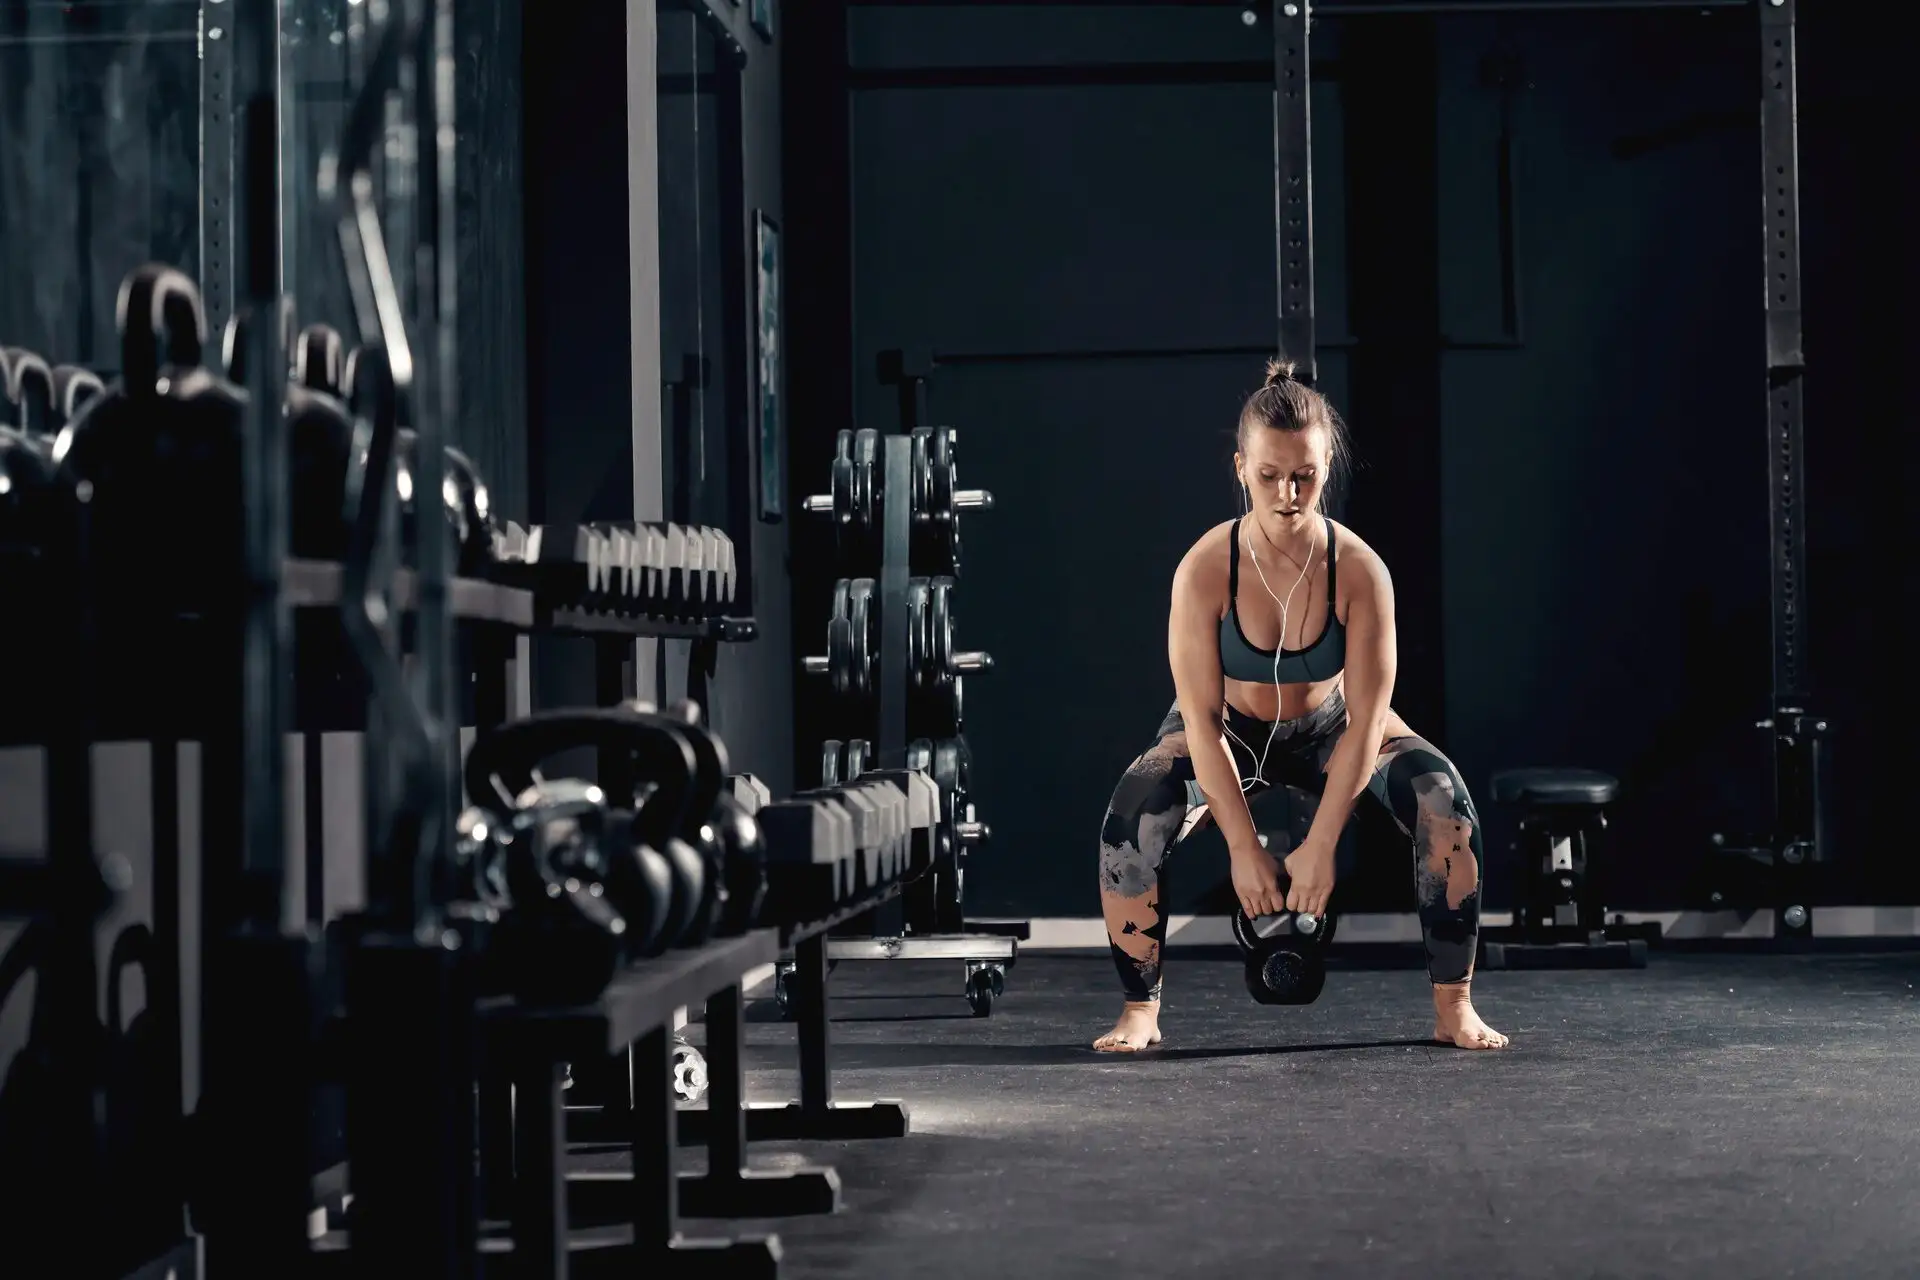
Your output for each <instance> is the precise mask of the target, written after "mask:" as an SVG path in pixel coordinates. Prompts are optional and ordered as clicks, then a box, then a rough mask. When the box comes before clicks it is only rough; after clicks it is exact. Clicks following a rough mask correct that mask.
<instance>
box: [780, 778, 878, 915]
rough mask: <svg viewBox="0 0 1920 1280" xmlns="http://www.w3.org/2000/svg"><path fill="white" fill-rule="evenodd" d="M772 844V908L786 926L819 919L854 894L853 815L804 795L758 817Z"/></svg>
mask: <svg viewBox="0 0 1920 1280" xmlns="http://www.w3.org/2000/svg"><path fill="white" fill-rule="evenodd" d="M755 817H756V818H758V820H759V823H760V830H761V833H762V835H763V836H764V838H765V841H766V852H767V883H768V888H769V892H768V907H769V910H770V911H771V912H772V913H773V914H774V915H775V917H776V918H777V919H778V920H779V921H780V922H781V923H797V922H800V921H804V920H812V919H819V918H821V917H823V916H825V915H827V914H828V913H830V912H831V911H832V910H833V908H834V907H835V906H837V905H838V904H839V903H841V902H843V901H845V900H846V899H847V898H848V897H849V896H851V894H852V892H853V887H852V886H853V876H854V868H853V861H854V858H855V856H856V852H857V851H856V848H855V845H854V839H853V815H852V814H850V813H848V812H847V810H846V807H845V806H844V805H842V804H840V803H839V801H838V800H834V799H827V800H809V799H804V798H801V797H798V796H795V797H791V798H789V799H786V800H776V801H774V802H773V803H772V804H769V805H766V806H764V807H763V808H762V809H761V810H760V811H759V813H757V814H756V815H755Z"/></svg>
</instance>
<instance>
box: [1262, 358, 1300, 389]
mask: <svg viewBox="0 0 1920 1280" xmlns="http://www.w3.org/2000/svg"><path fill="white" fill-rule="evenodd" d="M1297 367H1298V366H1296V365H1295V364H1294V363H1293V361H1291V360H1269V361H1267V382H1266V385H1267V386H1269V387H1277V386H1279V385H1280V384H1281V383H1283V382H1292V381H1293V371H1294V369H1295V368H1297Z"/></svg>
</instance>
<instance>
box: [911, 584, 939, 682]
mask: <svg viewBox="0 0 1920 1280" xmlns="http://www.w3.org/2000/svg"><path fill="white" fill-rule="evenodd" d="M932 606H933V597H932V595H931V594H930V593H929V592H928V590H927V580H926V579H925V578H909V579H907V683H908V686H909V687H910V688H914V689H921V688H925V687H926V686H927V685H928V684H929V683H930V680H931V672H930V671H929V669H928V667H927V653H928V635H929V632H928V627H929V625H930V622H931V612H932Z"/></svg>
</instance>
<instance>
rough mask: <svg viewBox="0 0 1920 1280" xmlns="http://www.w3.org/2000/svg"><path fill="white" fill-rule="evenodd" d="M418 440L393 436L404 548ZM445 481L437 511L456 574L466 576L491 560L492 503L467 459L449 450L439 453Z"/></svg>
mask: <svg viewBox="0 0 1920 1280" xmlns="http://www.w3.org/2000/svg"><path fill="white" fill-rule="evenodd" d="M418 449H419V437H418V436H417V435H416V434H415V433H414V432H413V431H411V430H407V429H405V428H402V429H401V430H400V431H398V432H396V433H395V435H394V442H393V458H394V481H393V482H394V487H395V489H396V490H397V492H398V494H399V498H400V520H401V526H400V527H401V537H402V539H404V541H405V545H407V546H412V545H414V541H413V540H414V532H415V525H414V520H415V514H414V513H415V511H416V509H417V505H418V504H417V502H416V499H417V498H418V496H419V495H417V494H416V493H415V491H414V490H415V485H414V474H415V471H416V467H415V465H414V460H415V458H416V457H417V456H418ZM444 456H445V458H446V471H445V477H444V479H443V481H442V484H441V487H440V501H439V503H437V504H435V505H438V506H439V507H440V508H441V510H442V512H443V513H444V515H445V518H446V521H447V529H448V531H449V532H451V533H452V535H453V547H454V564H455V567H456V570H457V571H458V572H459V573H461V574H464V575H467V576H472V575H474V574H477V573H479V572H480V571H481V570H482V569H484V568H485V566H486V565H487V563H488V562H489V561H491V560H492V558H493V530H494V519H493V497H492V495H491V494H490V493H489V492H488V491H487V486H486V482H485V481H484V480H482V479H481V478H480V471H479V468H477V467H476V466H474V464H473V459H471V458H469V457H468V456H467V455H466V454H464V453H462V452H460V451H459V450H458V449H455V448H453V447H452V446H447V447H446V449H445V450H444Z"/></svg>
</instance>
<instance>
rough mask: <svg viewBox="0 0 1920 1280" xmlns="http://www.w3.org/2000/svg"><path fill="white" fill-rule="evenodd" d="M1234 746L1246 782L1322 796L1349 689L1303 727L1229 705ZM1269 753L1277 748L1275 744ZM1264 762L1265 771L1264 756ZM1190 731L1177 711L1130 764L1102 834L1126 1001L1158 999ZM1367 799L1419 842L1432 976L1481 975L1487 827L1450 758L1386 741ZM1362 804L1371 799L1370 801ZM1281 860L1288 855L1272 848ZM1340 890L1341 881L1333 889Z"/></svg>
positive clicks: (1104, 905) (1112, 931) (1415, 742)
mask: <svg viewBox="0 0 1920 1280" xmlns="http://www.w3.org/2000/svg"><path fill="white" fill-rule="evenodd" d="M1226 725H1227V729H1228V734H1227V745H1228V747H1229V749H1230V750H1231V751H1232V753H1233V761H1234V766H1235V768H1236V769H1237V770H1238V772H1239V774H1240V776H1241V777H1242V778H1251V777H1253V776H1254V773H1255V770H1256V769H1259V771H1260V774H1261V776H1262V780H1263V781H1266V782H1268V783H1271V784H1274V785H1287V786H1292V787H1297V788H1300V789H1302V790H1304V791H1308V792H1311V793H1313V794H1316V795H1317V794H1318V793H1319V792H1320V791H1321V790H1322V788H1323V787H1324V786H1325V784H1326V767H1327V760H1328V758H1329V757H1330V756H1332V754H1333V748H1334V746H1335V744H1336V743H1338V742H1339V741H1340V736H1341V735H1342V734H1343V733H1345V732H1346V728H1347V706H1346V701H1345V699H1344V698H1342V697H1341V695H1340V691H1339V690H1338V689H1337V688H1336V689H1335V690H1334V692H1333V693H1332V694H1331V695H1330V696H1329V697H1328V698H1327V700H1326V701H1325V702H1323V703H1322V704H1321V705H1320V706H1319V707H1317V708H1315V709H1314V710H1313V711H1311V712H1309V713H1308V714H1307V715H1304V716H1301V717H1300V718H1298V719H1295V720H1282V721H1280V722H1279V723H1278V724H1277V725H1276V724H1274V723H1273V722H1271V721H1266V720H1256V719H1254V718H1253V717H1251V716H1247V715H1243V714H1241V713H1240V712H1238V711H1236V710H1234V709H1233V708H1232V707H1228V708H1227V714H1226ZM1269 735H1271V736H1272V746H1271V748H1269V747H1268V745H1267V743H1268V737H1269ZM1263 752H1264V754H1265V756H1266V760H1265V766H1264V768H1262V767H1261V755H1262V753H1263ZM1193 780H1194V776H1193V761H1192V759H1191V758H1190V756H1189V754H1188V751H1187V732H1186V725H1185V724H1184V723H1183V722H1182V720H1181V718H1180V709H1179V707H1178V706H1177V705H1176V706H1175V707H1174V708H1173V709H1172V710H1170V711H1168V712H1167V718H1166V719H1165V720H1163V721H1162V722H1161V724H1160V732H1159V733H1158V734H1157V735H1156V738H1155V741H1154V744H1153V745H1152V746H1151V747H1149V748H1147V750H1146V752H1145V753H1144V754H1142V755H1141V756H1140V758H1139V759H1137V760H1135V761H1134V762H1133V763H1132V764H1131V765H1129V766H1128V767H1127V772H1126V774H1125V775H1124V776H1123V777H1122V778H1121V779H1120V785H1119V786H1117V787H1115V788H1114V791H1113V799H1112V801H1110V802H1109V804H1108V807H1107V819H1106V823H1105V825H1104V826H1103V827H1102V828H1101V831H1100V906H1101V911H1102V914H1103V915H1104V916H1105V917H1106V923H1107V942H1108V944H1109V946H1110V947H1111V948H1112V951H1113V963H1114V967H1115V968H1116V969H1118V970H1119V973H1120V986H1121V988H1122V989H1123V990H1124V991H1125V992H1126V998H1127V999H1129V1000H1157V999H1159V998H1160V978H1161V974H1160V969H1161V956H1160V951H1161V948H1162V947H1163V946H1164V945H1165V943H1166V940H1167V922H1166V917H1165V916H1164V915H1162V914H1161V912H1160V903H1161V901H1162V898H1163V891H1164V887H1165V876H1166V865H1167V855H1168V853H1170V852H1171V851H1172V849H1173V845H1174V841H1175V839H1176V838H1177V837H1178V836H1179V834H1180V827H1181V824H1182V823H1183V822H1184V821H1185V820H1186V816H1187V811H1188V808H1189V806H1190V804H1191V802H1192V799H1193V791H1194V789H1193V788H1191V787H1190V786H1189V784H1190V783H1192V782H1193ZM1366 794H1367V795H1369V796H1372V797H1373V799H1374V801H1375V802H1377V803H1379V804H1381V805H1384V806H1385V807H1386V809H1387V810H1388V812H1390V813H1392V814H1393V817H1394V821H1395V822H1396V823H1398V824H1399V827H1400V830H1401V832H1402V833H1403V834H1405V835H1406V836H1407V837H1408V838H1409V839H1410V840H1411V841H1412V843H1413V885H1414V895H1415V899H1416V901H1417V902H1418V904H1419V910H1420V932H1421V936H1422V937H1423V939H1424V940H1425V942H1426V948H1427V976H1428V977H1429V978H1431V979H1432V980H1433V982H1434V983H1435V984H1441V983H1456V982H1465V981H1466V980H1468V979H1469V978H1471V977H1472V976H1473V959H1474V953H1475V948H1476V944H1477V941H1478V938H1479V933H1480V863H1481V853H1482V851H1481V841H1480V821H1479V818H1478V816H1477V815H1476V814H1475V813H1474V808H1473V799H1472V797H1471V796H1469V795H1468V793H1467V784H1466V783H1465V782H1463V781H1461V778H1460V772H1459V770H1457V769H1455V768H1454V767H1453V762H1452V761H1450V760H1448V759H1447V758H1446V756H1444V755H1442V754H1441V753H1440V751H1439V750H1438V749H1437V748H1436V747H1434V746H1433V745H1432V744H1431V743H1429V742H1427V741H1426V740H1425V739H1423V738H1417V737H1404V738H1389V739H1387V740H1386V741H1385V742H1384V743H1382V744H1381V747H1380V753H1379V759H1378V761H1377V762H1376V763H1375V765H1374V769H1373V777H1372V779H1371V780H1370V781H1369V782H1368V783H1367V792H1366ZM1362 803H1365V800H1364V797H1363V799H1362ZM1270 848H1271V850H1272V852H1273V854H1274V856H1275V857H1277V858H1281V859H1284V858H1285V857H1286V854H1287V852H1288V849H1286V848H1282V847H1279V846H1278V845H1275V846H1270ZM1336 892H1337V886H1336Z"/></svg>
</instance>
